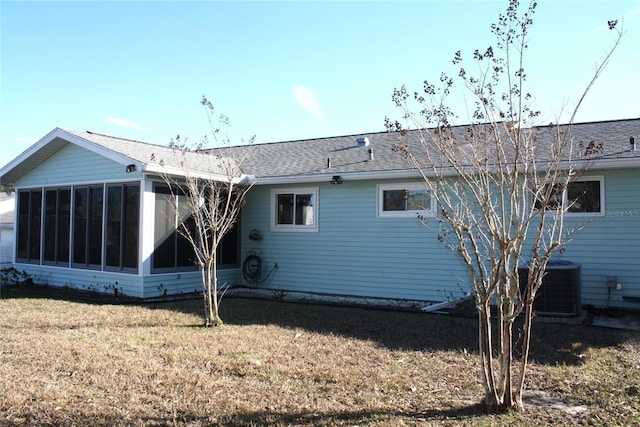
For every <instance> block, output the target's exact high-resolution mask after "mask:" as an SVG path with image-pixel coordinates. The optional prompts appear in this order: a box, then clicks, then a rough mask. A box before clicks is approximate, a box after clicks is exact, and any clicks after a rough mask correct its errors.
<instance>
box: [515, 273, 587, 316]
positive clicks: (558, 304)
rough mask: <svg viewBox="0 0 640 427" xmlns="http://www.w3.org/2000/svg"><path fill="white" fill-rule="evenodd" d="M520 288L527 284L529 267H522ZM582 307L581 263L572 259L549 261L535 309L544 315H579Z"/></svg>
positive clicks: (535, 302)
mask: <svg viewBox="0 0 640 427" xmlns="http://www.w3.org/2000/svg"><path fill="white" fill-rule="evenodd" d="M518 272H519V275H520V289H521V290H523V291H524V288H525V287H526V285H527V275H528V273H529V267H527V266H525V267H520V268H519V269H518ZM581 308H582V304H581V295H580V264H576V263H573V262H571V261H549V263H548V264H547V268H546V270H545V276H544V278H543V279H542V286H541V287H540V289H538V293H537V294H536V299H535V300H534V302H533V309H534V311H535V312H536V313H538V314H540V315H543V316H567V317H570V316H578V315H579V314H580V310H581Z"/></svg>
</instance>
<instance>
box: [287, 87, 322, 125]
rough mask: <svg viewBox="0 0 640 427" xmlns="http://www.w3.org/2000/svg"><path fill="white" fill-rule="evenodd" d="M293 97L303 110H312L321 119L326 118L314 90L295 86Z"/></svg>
mask: <svg viewBox="0 0 640 427" xmlns="http://www.w3.org/2000/svg"><path fill="white" fill-rule="evenodd" d="M293 97H294V98H295V100H296V102H297V103H298V105H299V106H300V107H302V109H303V110H305V111H308V112H310V113H311V114H313V115H314V116H316V118H317V119H318V120H320V121H322V120H324V115H323V114H322V109H321V108H320V104H319V103H318V98H317V96H316V93H315V92H314V91H313V90H311V89H309V88H308V87H303V86H295V87H294V88H293Z"/></svg>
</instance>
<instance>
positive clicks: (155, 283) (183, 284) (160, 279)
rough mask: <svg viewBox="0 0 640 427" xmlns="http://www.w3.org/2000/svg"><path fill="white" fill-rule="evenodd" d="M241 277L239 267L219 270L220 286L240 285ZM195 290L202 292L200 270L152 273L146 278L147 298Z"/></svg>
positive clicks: (145, 291) (145, 292)
mask: <svg viewBox="0 0 640 427" xmlns="http://www.w3.org/2000/svg"><path fill="white" fill-rule="evenodd" d="M240 277H241V275H240V271H239V270H238V269H229V270H218V287H219V288H220V287H222V286H223V285H225V284H226V285H238V284H240V283H241V279H240ZM165 291H166V293H165ZM194 292H196V293H197V292H202V278H201V276H200V272H198V271H194V272H186V273H167V274H152V275H151V276H146V277H145V278H144V296H145V297H146V298H152V297H157V296H161V295H165V294H166V295H176V294H190V293H194Z"/></svg>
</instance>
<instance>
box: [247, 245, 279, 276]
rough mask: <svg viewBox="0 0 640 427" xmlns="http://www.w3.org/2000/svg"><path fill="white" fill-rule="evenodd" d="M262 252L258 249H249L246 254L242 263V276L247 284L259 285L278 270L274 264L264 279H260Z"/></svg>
mask: <svg viewBox="0 0 640 427" xmlns="http://www.w3.org/2000/svg"><path fill="white" fill-rule="evenodd" d="M261 255H262V251H261V250H260V249H251V250H250V251H248V252H247V256H246V257H245V259H244V262H243V263H242V276H243V277H244V280H246V281H247V282H249V283H253V284H259V283H263V282H265V281H266V280H267V279H268V278H269V276H271V273H273V271H274V270H275V269H276V268H278V264H274V265H273V267H272V268H271V270H270V271H269V272H268V273H267V275H266V276H265V277H262V258H261Z"/></svg>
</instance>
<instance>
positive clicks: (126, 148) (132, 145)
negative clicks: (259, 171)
mask: <svg viewBox="0 0 640 427" xmlns="http://www.w3.org/2000/svg"><path fill="white" fill-rule="evenodd" d="M65 131H66V132H69V133H71V134H73V135H75V136H78V137H80V138H83V139H85V140H87V141H90V142H92V143H94V144H97V145H99V146H101V147H104V148H106V149H108V150H110V151H112V152H114V153H119V154H121V155H123V156H125V157H127V158H129V159H131V160H133V161H135V162H137V163H140V164H142V165H144V168H147V169H153V170H162V169H169V170H177V171H179V170H182V169H185V167H184V164H186V165H187V167H188V169H189V171H191V172H199V173H204V174H207V173H211V174H218V175H222V176H227V170H226V166H227V164H228V163H225V162H223V161H222V160H221V158H220V157H219V156H218V155H216V154H215V153H205V152H195V151H186V152H183V151H182V150H179V149H177V148H171V147H168V146H164V145H156V144H149V143H146V142H141V141H135V140H131V139H125V138H118V137H114V136H109V135H102V134H99V133H94V132H89V131H77V130H67V129H65ZM234 170H235V171H236V172H237V168H234Z"/></svg>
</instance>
